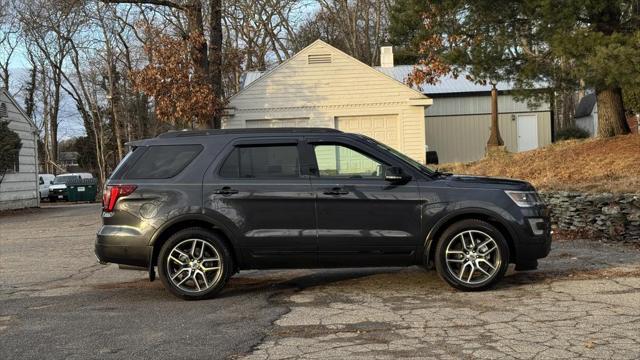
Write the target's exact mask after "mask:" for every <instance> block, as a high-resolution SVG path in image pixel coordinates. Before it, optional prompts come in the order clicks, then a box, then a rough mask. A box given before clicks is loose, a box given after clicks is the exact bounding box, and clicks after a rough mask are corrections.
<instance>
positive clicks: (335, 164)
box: [314, 145, 382, 178]
mask: <svg viewBox="0 0 640 360" xmlns="http://www.w3.org/2000/svg"><path fill="white" fill-rule="evenodd" d="M314 152H315V154H316V161H317V162H318V175H320V177H323V176H324V177H347V178H372V177H375V178H379V177H382V164H381V163H380V162H378V161H376V160H373V159H372V158H370V157H368V156H367V155H364V154H362V153H361V152H358V151H356V150H353V149H351V148H348V147H346V146H341V145H316V146H314Z"/></svg>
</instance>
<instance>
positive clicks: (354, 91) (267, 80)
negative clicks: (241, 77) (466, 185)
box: [223, 40, 432, 162]
mask: <svg viewBox="0 0 640 360" xmlns="http://www.w3.org/2000/svg"><path fill="white" fill-rule="evenodd" d="M253 74H259V76H255V75H254V76H253V78H252V79H245V87H244V88H243V89H242V91H240V92H239V93H238V94H236V95H234V96H233V97H231V98H230V100H229V109H228V110H229V114H228V116H226V117H225V119H223V127H224V128H244V127H290V126H296V127H299V126H301V127H307V126H311V127H331V128H337V129H339V130H342V131H346V132H356V133H361V134H364V135H367V136H370V137H373V138H375V139H377V140H379V141H381V142H383V143H385V144H387V145H389V146H391V147H394V148H396V149H398V150H400V151H402V152H403V153H405V154H407V155H409V156H411V157H412V158H414V159H416V160H418V161H421V162H424V161H425V152H424V145H425V142H424V133H425V123H424V111H425V108H426V107H428V106H429V105H431V103H432V101H431V99H429V98H428V97H427V96H425V95H423V94H422V93H420V92H419V91H416V90H414V89H412V88H410V87H408V86H406V85H405V84H403V83H401V82H400V81H397V80H395V79H393V78H391V77H389V76H387V75H385V74H383V73H381V72H379V71H376V70H375V69H373V68H372V67H370V66H368V65H366V64H363V63H362V62H360V61H358V60H356V59H354V58H352V57H351V56H349V55H347V54H345V53H343V52H342V51H340V50H338V49H336V48H334V47H332V46H330V45H328V44H326V43H324V42H323V41H321V40H317V41H315V42H314V43H313V44H311V45H309V46H308V47H306V48H305V49H303V50H302V51H300V52H299V53H297V54H296V55H294V56H293V57H291V58H290V59H289V60H287V61H285V62H283V63H282V64H280V65H279V66H277V67H275V68H274V69H273V70H271V71H269V72H266V73H264V74H260V73H253ZM247 80H251V82H249V81H247Z"/></svg>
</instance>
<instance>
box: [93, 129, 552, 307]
mask: <svg viewBox="0 0 640 360" xmlns="http://www.w3.org/2000/svg"><path fill="white" fill-rule="evenodd" d="M129 145H130V147H131V149H132V150H131V152H130V153H129V154H128V155H127V156H126V158H125V159H123V160H122V162H121V163H120V164H119V165H118V167H117V168H116V170H115V171H114V172H113V174H112V175H111V177H110V178H109V180H108V181H107V183H106V185H105V189H104V196H103V212H102V220H103V225H102V227H101V228H100V230H99V231H98V234H97V240H96V244H95V253H96V256H97V257H98V260H99V261H101V262H112V263H118V264H124V265H129V266H134V267H143V268H144V269H148V271H149V276H150V279H151V280H153V279H154V278H155V269H156V267H157V269H158V273H159V275H160V279H161V281H162V283H163V284H164V286H165V287H166V288H167V289H168V290H169V291H171V292H172V293H173V294H175V295H177V296H179V297H182V298H185V299H203V298H209V297H211V296H213V295H215V294H216V293H218V292H219V291H220V290H221V289H222V288H223V287H224V285H225V283H226V282H227V280H228V279H229V277H230V276H232V275H233V274H234V273H236V272H238V271H240V270H245V269H282V268H334V267H373V266H376V267H378V266H411V265H423V266H426V267H428V268H431V267H435V268H436V269H437V271H438V273H439V274H440V276H441V277H442V279H444V280H445V281H446V282H447V283H449V284H450V285H451V286H453V287H455V288H457V289H460V290H483V289H487V288H489V287H491V286H493V285H494V284H495V283H496V282H498V281H499V280H500V279H501V278H502V277H503V275H504V274H505V272H506V270H507V267H508V265H509V264H510V263H515V268H516V270H530V269H535V268H536V267H537V259H539V258H542V257H545V256H546V255H547V254H548V253H549V248H550V244H551V231H550V226H549V210H548V209H547V207H546V206H545V205H544V204H543V203H542V202H541V201H540V197H539V196H538V194H537V193H536V191H535V189H534V188H533V187H532V186H531V185H530V184H529V183H527V182H524V181H518V180H510V179H498V178H488V177H475V176H456V175H451V174H446V173H441V172H438V171H433V170H431V169H429V168H427V167H425V166H424V165H421V164H420V163H417V162H416V161H414V160H412V159H410V158H408V157H407V156H405V155H403V154H401V153H399V152H398V151H396V150H394V149H391V148H389V147H388V146H386V145H384V144H381V143H379V142H377V141H375V140H373V139H370V138H368V137H366V136H362V135H357V134H347V133H342V132H340V131H337V130H333V129H313V128H281V129H234V130H231V129H229V130H207V131H182V132H170V133H165V134H162V135H160V136H158V137H156V138H153V139H146V140H140V141H135V142H132V143H130V144H129Z"/></svg>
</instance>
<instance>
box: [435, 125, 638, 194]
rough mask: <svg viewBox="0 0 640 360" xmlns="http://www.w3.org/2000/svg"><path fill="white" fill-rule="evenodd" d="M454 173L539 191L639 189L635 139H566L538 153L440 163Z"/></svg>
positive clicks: (628, 137)
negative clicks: (528, 184) (530, 186)
mask: <svg viewBox="0 0 640 360" xmlns="http://www.w3.org/2000/svg"><path fill="white" fill-rule="evenodd" d="M441 169H443V170H446V171H450V172H453V173H456V174H471V175H488V176H502V177H510V178H517V179H523V180H527V181H529V182H531V183H532V184H534V185H535V186H536V187H537V188H538V189H542V190H567V191H585V192H613V193H622V192H639V191H640V135H638V134H633V135H625V136H617V137H614V138H609V139H588V140H567V141H561V142H558V143H555V144H552V145H550V146H547V147H545V148H543V149H538V150H532V151H527V152H522V153H517V154H511V153H501V154H498V155H496V156H494V157H491V158H485V159H483V160H480V161H477V162H473V163H469V164H462V163H453V164H443V165H442V166H441Z"/></svg>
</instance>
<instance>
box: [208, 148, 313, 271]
mask: <svg viewBox="0 0 640 360" xmlns="http://www.w3.org/2000/svg"><path fill="white" fill-rule="evenodd" d="M299 146H300V145H299V139H298V138H297V137H283V138H269V139H264V138H262V139H242V140H238V141H235V142H233V143H232V144H230V145H229V146H227V148H226V149H225V150H223V152H224V154H223V155H222V156H223V158H224V161H222V162H220V163H219V164H218V165H216V166H214V169H213V171H212V173H211V174H210V175H211V177H210V178H209V179H208V180H207V178H205V181H204V184H203V191H204V193H203V194H204V206H205V211H208V212H210V213H212V214H216V216H220V217H222V218H224V219H225V222H227V223H228V224H229V226H230V227H232V228H233V230H234V232H235V233H236V234H237V237H238V240H239V245H240V247H241V251H242V253H243V258H244V259H245V261H246V263H247V264H246V267H248V268H295V267H314V266H316V265H317V238H316V226H315V225H316V224H315V199H314V194H313V192H312V191H311V183H310V181H309V176H308V175H306V174H304V173H303V172H302V168H303V167H302V164H301V160H300V159H301V157H300V151H299Z"/></svg>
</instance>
